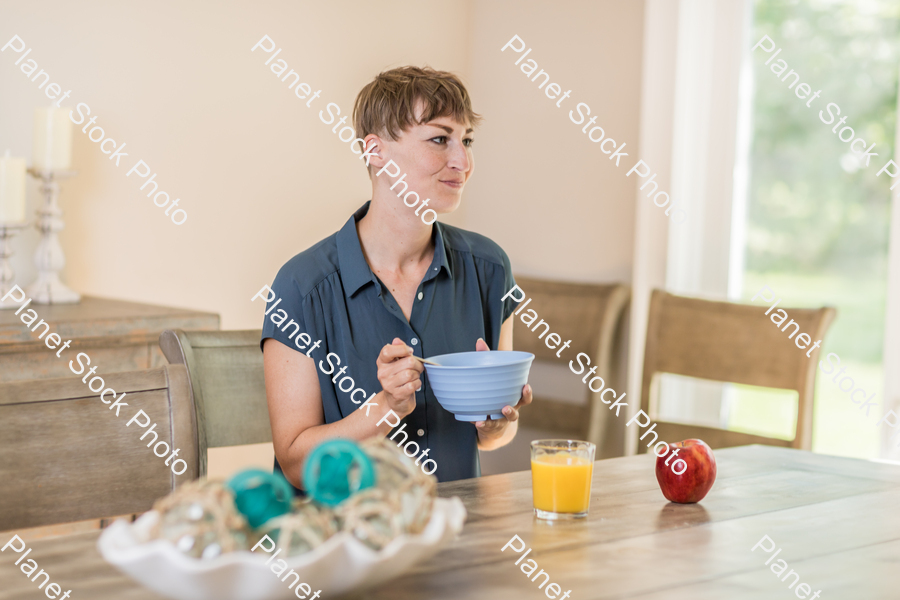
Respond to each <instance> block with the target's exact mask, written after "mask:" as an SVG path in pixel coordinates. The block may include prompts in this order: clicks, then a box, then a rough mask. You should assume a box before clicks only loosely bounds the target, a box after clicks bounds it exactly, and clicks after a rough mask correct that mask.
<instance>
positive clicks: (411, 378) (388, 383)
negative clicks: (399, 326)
mask: <svg viewBox="0 0 900 600" xmlns="http://www.w3.org/2000/svg"><path fill="white" fill-rule="evenodd" d="M412 354H413V350H412V348H410V347H409V346H407V345H406V344H405V343H404V342H403V340H401V339H400V338H394V341H393V343H391V344H388V345H386V346H385V347H384V348H382V349H381V352H380V353H379V354H378V359H377V360H376V361H375V364H376V365H377V366H378V381H379V382H380V383H381V389H382V391H383V393H384V397H385V401H386V402H387V404H388V407H389V408H390V409H391V410H393V411H394V412H395V413H397V414H398V415H400V417H405V416H406V415H408V414H410V413H411V412H412V411H413V409H414V408H415V407H416V392H417V391H418V390H420V389H421V388H422V381H421V379H420V378H421V375H422V371H424V370H425V368H424V367H423V366H422V363H420V362H419V361H417V360H416V359H415V358H413V357H412Z"/></svg>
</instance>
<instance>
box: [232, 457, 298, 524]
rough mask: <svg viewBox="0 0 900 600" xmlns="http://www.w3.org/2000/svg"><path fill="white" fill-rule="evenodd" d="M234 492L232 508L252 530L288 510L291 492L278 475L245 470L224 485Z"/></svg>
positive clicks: (289, 509) (285, 482)
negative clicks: (234, 508)
mask: <svg viewBox="0 0 900 600" xmlns="http://www.w3.org/2000/svg"><path fill="white" fill-rule="evenodd" d="M226 485H227V486H228V488H229V489H230V490H231V491H232V492H233V493H234V505H235V507H236V508H237V509H238V511H239V512H240V513H241V514H242V515H244V517H246V519H247V522H248V523H249V524H250V527H253V528H254V529H256V528H258V527H259V526H260V525H262V524H263V523H265V522H266V521H268V520H269V519H274V518H275V517H280V516H281V515H283V514H286V513H289V512H290V511H291V502H292V500H293V498H294V490H293V488H292V487H291V484H289V483H288V482H287V480H286V479H285V478H284V477H283V476H281V475H276V474H274V473H267V472H265V471H262V470H260V469H247V470H245V471H241V472H240V473H238V474H237V475H235V476H234V477H232V478H231V479H230V480H229V481H228V483H227V484H226Z"/></svg>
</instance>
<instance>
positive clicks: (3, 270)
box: [0, 222, 28, 309]
mask: <svg viewBox="0 0 900 600" xmlns="http://www.w3.org/2000/svg"><path fill="white" fill-rule="evenodd" d="M26 227H28V223H24V222H23V223H0V309H4V308H14V307H16V306H20V305H21V302H14V301H13V300H3V296H5V295H6V293H7V292H9V290H11V289H12V288H13V285H14V284H13V281H14V280H15V277H16V274H15V271H13V268H12V265H10V264H9V257H10V256H12V255H13V254H14V252H13V251H12V244H11V243H10V240H12V239H13V236H14V235H16V234H17V233H19V230H20V229H25V228H26Z"/></svg>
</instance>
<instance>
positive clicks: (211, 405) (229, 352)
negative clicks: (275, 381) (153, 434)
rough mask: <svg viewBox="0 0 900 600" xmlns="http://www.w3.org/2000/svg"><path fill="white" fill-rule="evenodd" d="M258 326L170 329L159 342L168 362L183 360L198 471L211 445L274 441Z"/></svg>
mask: <svg viewBox="0 0 900 600" xmlns="http://www.w3.org/2000/svg"><path fill="white" fill-rule="evenodd" d="M260 336H261V331H260V330H259V329H251V330H239V331H183V330H181V329H169V330H166V331H164V332H162V334H161V335H160V336H159V346H160V348H161V349H162V351H163V354H164V355H165V356H166V360H168V361H169V363H170V364H178V365H184V366H185V367H186V368H187V373H188V380H189V382H190V394H191V398H192V399H193V403H194V410H196V413H197V416H196V420H197V439H198V447H199V453H200V476H201V477H205V476H206V473H207V464H208V457H207V454H208V450H209V448H221V447H225V446H242V445H245V444H261V443H265V442H271V441H272V427H271V424H270V423H269V407H268V404H267V403H266V381H265V375H264V372H263V354H262V352H260V349H259V340H260Z"/></svg>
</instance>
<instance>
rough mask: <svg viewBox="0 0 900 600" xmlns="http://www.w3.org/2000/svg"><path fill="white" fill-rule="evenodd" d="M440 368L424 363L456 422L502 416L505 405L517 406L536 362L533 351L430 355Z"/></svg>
mask: <svg viewBox="0 0 900 600" xmlns="http://www.w3.org/2000/svg"><path fill="white" fill-rule="evenodd" d="M428 359H429V360H433V361H434V362H437V363H440V364H441V366H440V367H436V366H434V365H428V364H426V365H425V371H426V372H427V373H428V382H429V383H430V384H431V389H432V390H433V391H434V395H435V396H436V397H437V399H438V402H440V403H441V406H443V407H444V408H445V409H446V410H448V411H449V412H451V413H453V414H454V415H455V416H456V420H457V421H485V420H487V418H488V416H490V418H491V419H502V418H503V413H502V412H501V411H502V410H503V407H504V406H515V404H516V403H517V402H518V401H519V398H521V397H522V386H524V385H525V384H526V383H527V382H528V371H529V370H531V363H532V361H534V354H531V353H530V352H516V351H514V350H513V351H502V350H496V351H491V352H455V353H453V354H441V355H439V356H429V357H428Z"/></svg>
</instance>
